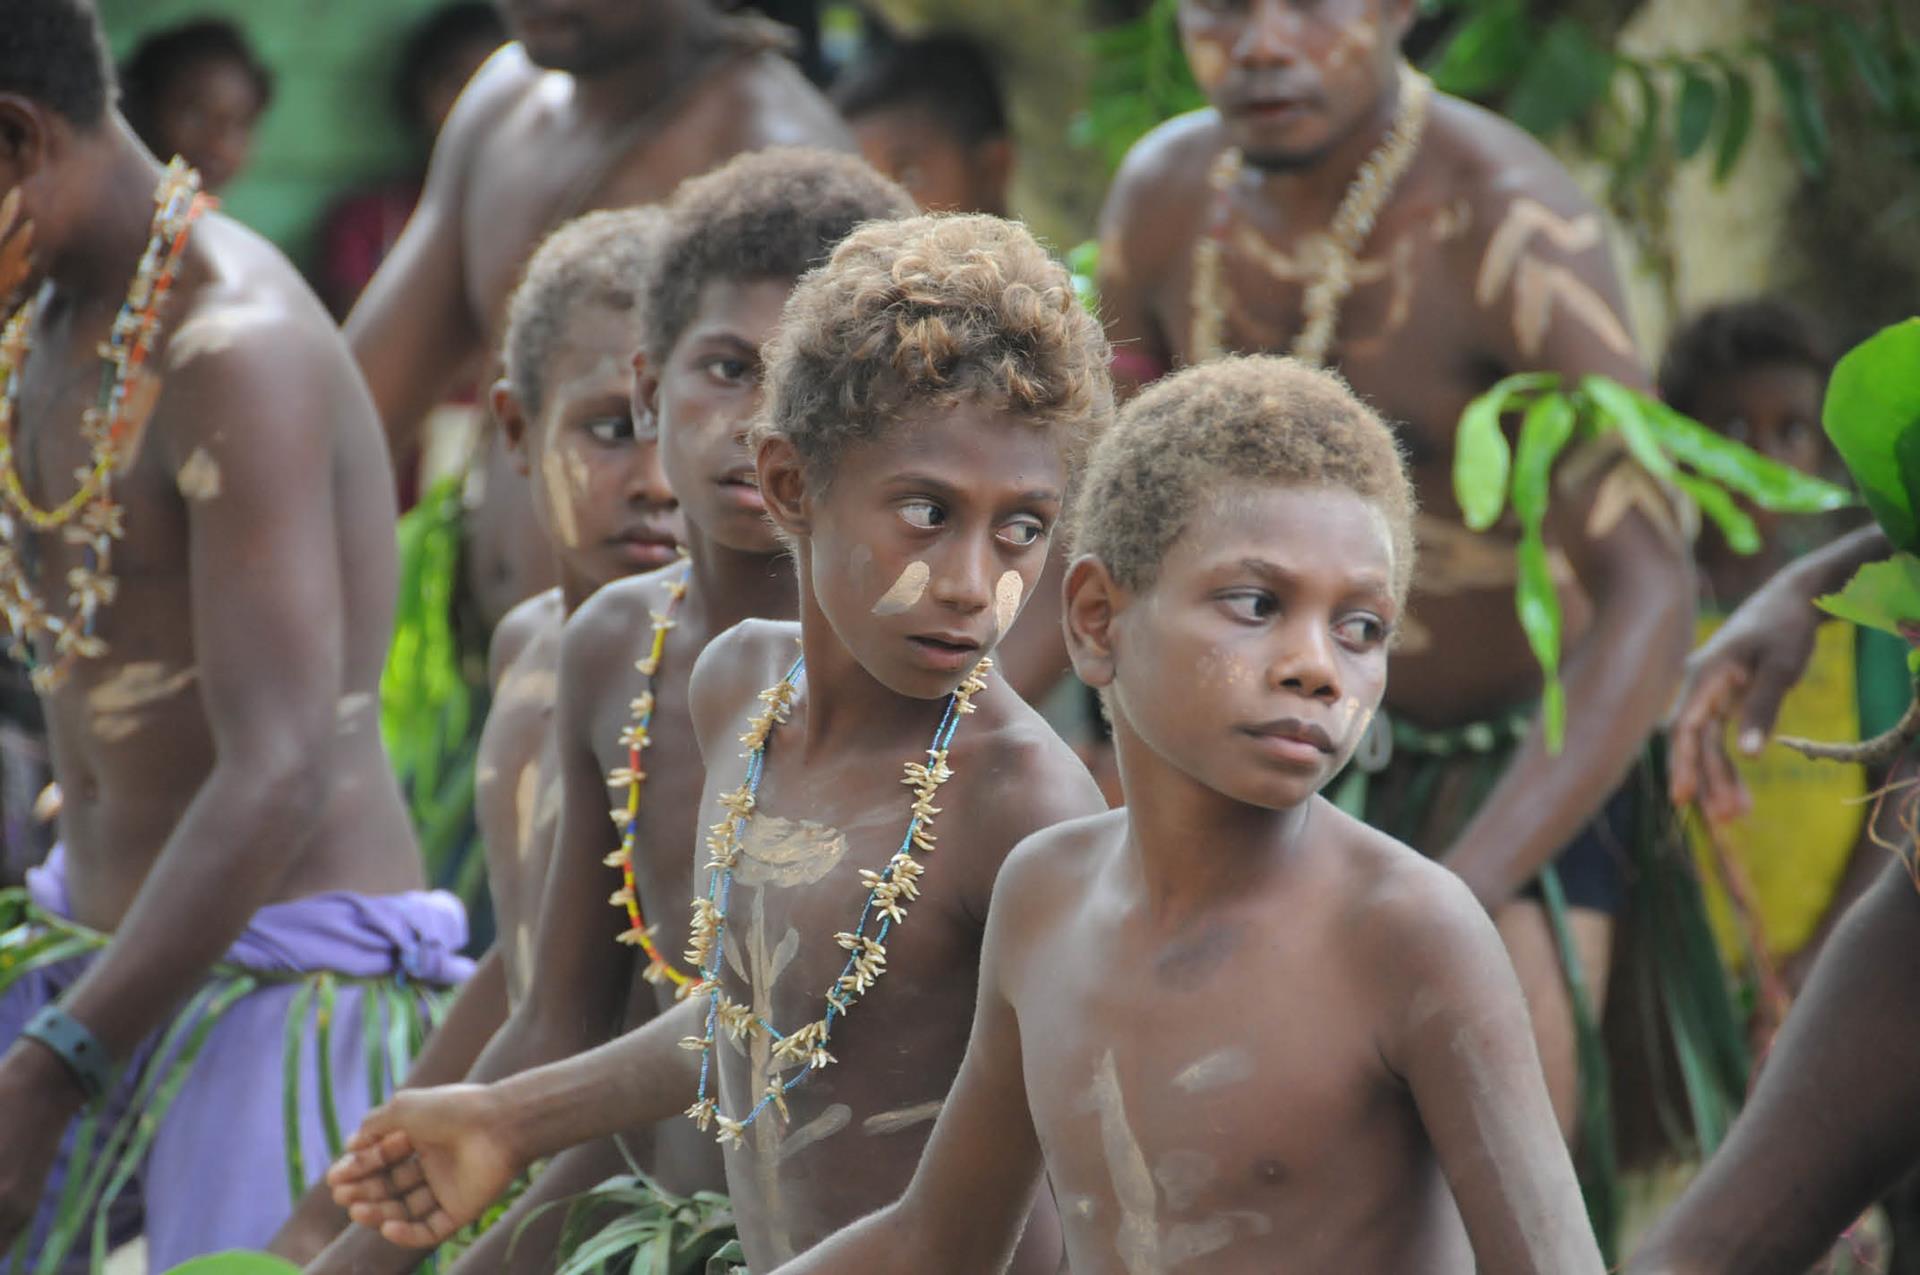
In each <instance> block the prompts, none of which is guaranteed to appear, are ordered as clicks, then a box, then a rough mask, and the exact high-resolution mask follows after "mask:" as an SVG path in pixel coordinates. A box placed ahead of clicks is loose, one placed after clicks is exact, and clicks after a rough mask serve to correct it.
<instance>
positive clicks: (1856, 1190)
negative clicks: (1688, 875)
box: [1628, 847, 1920, 1275]
mask: <svg viewBox="0 0 1920 1275" xmlns="http://www.w3.org/2000/svg"><path fill="white" fill-rule="evenodd" d="M1908 850H1909V852H1911V847H1908ZM1916 962H1920V895H1916V893H1915V890H1914V886H1913V881H1912V879H1911V878H1910V877H1909V876H1908V875H1907V871H1906V869H1905V867H1904V866H1902V865H1901V864H1898V863H1893V864H1889V865H1887V870H1886V871H1885V872H1884V873H1883V874H1882V875H1881V878H1880V881H1879V883H1878V884H1876V885H1875V886H1874V887H1873V889H1872V891H1870V892H1869V893H1868V894H1867V896H1866V897H1865V898H1863V899H1862V900H1861V901H1860V902H1859V904H1857V905H1856V906H1855V907H1854V908H1853V909H1852V910H1851V911H1850V912H1849V913H1848V914H1847V917H1846V919H1845V920H1844V921H1842V922H1841V924H1840V926H1839V928H1838V929H1837V930H1836V931H1835V933H1834V936H1833V939H1832V941H1831V942H1830V943H1828V945H1827V949H1826V951H1825V952H1823V953H1822V954H1821V956H1820V959H1819V960H1818V961H1817V962H1816V963H1815V964H1814V967H1813V974H1812V977H1811V978H1810V979H1809V981H1808V983H1807V988H1806V991H1805V992H1804V993H1803V994H1802V995H1801V997H1800V999H1799V1000H1798V1001H1797V1002H1796V1003H1795V1005H1794V1008H1793V1011H1792V1013H1790V1014H1789V1015H1788V1016H1787V1023H1786V1026H1785V1027H1784V1028H1783V1029H1782V1030H1781V1032H1780V1035H1779V1036H1778V1037H1777V1038H1776V1039H1775V1041H1774V1047H1773V1053H1772V1055H1771V1056H1770V1057H1769V1058H1768V1059H1767V1064H1766V1066H1765V1067H1764V1068H1763V1069H1762V1070H1761V1073H1760V1081H1759V1084H1758V1085H1757V1086H1756V1087H1755V1089H1754V1092H1753V1096H1752V1098H1751V1099H1750V1100H1749V1101H1748V1103H1747V1106H1746V1110H1744V1111H1742V1112H1741V1113H1740V1118H1739V1119H1738V1120H1737V1121H1735V1123H1734V1126H1733V1132H1732V1133H1731V1134H1730V1135H1728V1138H1727V1141H1726V1143H1725V1144H1724V1145H1723V1146H1721V1148H1720V1150H1719V1151H1718V1152H1717V1153H1716V1154H1715V1155H1714V1157H1713V1158H1712V1159H1711V1160H1709V1161H1708V1162H1707V1166H1706V1169H1705V1170H1704V1171H1703V1172H1702V1173H1701V1175H1700V1177H1698V1178H1697V1179H1695V1181H1694V1183H1693V1185H1692V1186H1691V1187H1689V1188H1688V1190H1687V1193H1686V1194H1685V1195H1683V1196H1682V1197H1681V1198H1680V1202H1679V1204H1677V1205H1675V1206H1674V1209H1673V1211H1672V1212H1671V1213H1669V1214H1668V1215H1667V1216H1666V1218H1664V1219H1663V1220H1662V1221H1661V1223H1660V1224H1659V1225H1658V1226H1657V1227H1656V1228H1654V1232H1653V1234H1652V1236H1651V1237H1650V1238H1649V1239H1648V1240H1647V1242H1646V1244H1645V1246H1644V1247H1643V1248H1642V1249H1641V1251H1640V1253H1639V1254H1638V1255H1637V1256H1636V1257H1635V1259H1634V1260H1633V1262H1632V1263H1630V1265H1629V1266H1628V1270H1629V1271H1631V1272H1634V1273H1635V1275H1736V1273H1737V1275H1788V1273H1789V1272H1797V1271H1804V1270H1806V1269H1807V1268H1808V1267H1809V1266H1810V1265H1811V1264H1812V1263H1814V1262H1815V1261H1816V1260H1818V1258H1819V1257H1820V1255H1821V1254H1822V1253H1824V1252H1825V1251H1826V1250H1827V1248H1828V1246H1830V1245H1831V1244H1832V1243H1833V1241H1834V1239H1835V1238H1836V1237H1837V1236H1838V1235H1839V1234H1840V1232H1841V1231H1842V1230H1843V1229H1845V1228H1846V1227H1847V1226H1848V1225H1849V1224H1850V1223H1851V1222H1852V1221H1853V1220H1854V1219H1855V1218H1856V1217H1858V1216H1859V1214H1860V1211H1861V1210H1862V1209H1864V1208H1866V1207H1867V1205H1869V1204H1870V1203H1872V1202H1873V1201H1874V1200H1876V1199H1878V1198H1879V1197H1880V1195H1881V1194H1882V1193H1883V1192H1884V1191H1885V1190H1886V1189H1887V1188H1888V1187H1890V1186H1892V1184H1893V1183H1894V1181H1895V1179H1897V1178H1898V1177H1899V1176H1900V1174H1901V1173H1903V1172H1904V1171H1905V1170H1906V1169H1907V1168H1908V1167H1909V1166H1910V1165H1911V1164H1912V1163H1913V1157H1914V1154H1915V1152H1916V1150H1920V1102H1917V1101H1916V1100H1915V1099H1916V1097H1920V1090H1917V1088H1916V1084H1915V1080H1914V1078H1915V1077H1916V1076H1920V998H1916V997H1915V996H1914V994H1913V979H1912V977H1911V971H1912V970H1913V968H1914V965H1915V963H1916Z"/></svg>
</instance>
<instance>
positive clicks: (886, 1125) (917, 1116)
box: [860, 1098, 946, 1138]
mask: <svg viewBox="0 0 1920 1275" xmlns="http://www.w3.org/2000/svg"><path fill="white" fill-rule="evenodd" d="M945 1105H946V1099H944V1098H935V1099H934V1100H933V1101H932V1102H923V1103H921V1104H920V1105H918V1106H916V1107H901V1108H900V1109H899V1110H897V1111H883V1112H881V1113H880V1114H879V1115H877V1116H868V1117H867V1118H866V1119H865V1120H862V1121H861V1122H860V1132H862V1133H864V1134H866V1135H867V1136H868V1137H869V1138H873V1137H879V1136H881V1135H884V1134H889V1133H899V1132H900V1131H901V1130H902V1129H911V1128H913V1126H915V1125H917V1124H925V1123H926V1122H927V1121H929V1120H937V1119H939V1117H940V1108H942V1107H944V1106H945Z"/></svg>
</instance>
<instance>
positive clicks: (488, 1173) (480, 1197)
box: [327, 1085, 524, 1248]
mask: <svg viewBox="0 0 1920 1275" xmlns="http://www.w3.org/2000/svg"><path fill="white" fill-rule="evenodd" d="M497 1114H498V1113H497V1112H495V1111H494V1110H493V1107H492V1104H491V1102H490V1091H489V1090H488V1089H487V1088H486V1087H485V1086H482V1085H446V1086H444V1087H441V1088H438V1089H411V1090H405V1091H403V1092H401V1093H398V1094H395V1095H394V1097H393V1100H392V1101H391V1102H389V1103H387V1104H386V1105H385V1106H384V1107H380V1108H378V1109H376V1110H375V1111H373V1112H371V1113H369V1114H368V1116H367V1118H366V1120H365V1121H363V1122H362V1123H361V1125H360V1129H359V1131H358V1132H357V1133H355V1134H354V1135H353V1137H351V1138H349V1139H348V1140H347V1153H346V1154H345V1155H343V1156H342V1157H340V1159H339V1161H338V1162H337V1163H335V1164H334V1166H333V1167H332V1168H331V1169H329V1170H327V1185H328V1186H329V1187H331V1188H332V1190H333V1199H334V1203H336V1204H338V1205H340V1206H341V1207H342V1208H345V1209H346V1210H347V1213H348V1216H350V1217H351V1218H352V1219H353V1220H354V1221H355V1222H356V1223H358V1224H359V1225H361V1226H364V1227H367V1228H368V1229H369V1230H376V1231H378V1232H379V1233H380V1235H381V1236H382V1237H383V1238H384V1239H385V1240H386V1241H387V1242H388V1243H390V1244H396V1245H398V1246H400V1247H401V1248H433V1247H434V1246H435V1245H437V1244H439V1243H440V1242H441V1241H443V1240H445V1239H446V1238H447V1237H448V1236H450V1235H452V1234H453V1233H454V1232H455V1231H457V1230H459V1229H460V1228H461V1227H463V1226H465V1225H467V1224H468V1223H469V1222H472V1221H473V1220H474V1219H476V1218H478V1217H479V1216H480V1214H481V1213H483V1212H484V1211H485V1210H486V1208H487V1206H488V1205H489V1204H492V1203H493V1202H494V1201H495V1200H496V1199H498V1198H499V1197H500V1196H501V1195H502V1194H504V1193H505V1191H506V1189H507V1187H508V1186H509V1185H511V1184H512V1182H513V1179H514V1175H515V1174H517V1173H518V1172H519V1171H520V1170H521V1169H522V1168H523V1167H524V1165H523V1164H521V1163H519V1162H518V1161H517V1160H516V1159H515V1156H514V1154H513V1152H512V1151H511V1150H510V1149H509V1148H508V1147H507V1146H506V1145H505V1143H504V1142H503V1141H502V1140H501V1139H500V1138H499V1137H498V1136H497V1135H496V1133H495V1130H497V1129H498V1128H499V1123H498V1120H497Z"/></svg>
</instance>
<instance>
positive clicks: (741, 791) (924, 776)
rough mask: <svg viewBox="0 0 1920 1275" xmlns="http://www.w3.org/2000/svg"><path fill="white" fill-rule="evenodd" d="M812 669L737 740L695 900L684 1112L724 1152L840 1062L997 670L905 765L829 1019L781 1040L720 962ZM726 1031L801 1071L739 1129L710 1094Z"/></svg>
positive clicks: (800, 667) (777, 1082)
mask: <svg viewBox="0 0 1920 1275" xmlns="http://www.w3.org/2000/svg"><path fill="white" fill-rule="evenodd" d="M805 666H806V660H805V658H804V657H803V658H801V659H798V660H795V661H794V663H793V667H792V668H789V669H788V670H787V674H786V676H785V677H783V678H781V679H780V681H779V683H778V684H776V685H775V686H773V687H771V688H770V689H768V690H764V691H762V692H760V699H761V700H762V701H763V702H765V704H766V708H765V709H763V710H762V711H761V712H760V713H759V715H758V716H756V717H754V718H752V719H751V720H750V721H749V722H748V724H747V733H746V734H744V735H742V736H741V737H740V742H741V743H743V744H745V745H746V746H747V753H746V758H747V773H746V776H745V778H744V779H742V780H741V782H740V786H739V787H738V788H736V789H734V790H733V791H732V792H730V793H726V794H724V795H723V796H722V797H721V798H720V805H721V806H722V807H723V808H725V810H726V812H727V817H726V818H724V819H722V820H721V821H720V822H719V823H716V824H714V825H713V827H712V829H711V831H710V835H709V836H708V838H707V847H708V849H709V850H711V851H712V852H713V861H712V862H711V863H709V864H708V865H707V893H706V896H705V897H704V898H695V899H694V901H693V927H692V938H691V940H690V942H689V946H688V948H687V959H688V960H689V961H692V962H694V963H695V964H696V965H698V966H699V967H700V982H698V983H696V984H695V985H694V987H693V991H692V994H694V995H700V994H704V995H705V996H706V997H707V1024H706V1030H705V1032H704V1033H703V1034H702V1035H699V1036H689V1037H687V1038H686V1039H684V1040H682V1041H681V1042H680V1044H681V1045H682V1047H684V1048H687V1049H696V1050H699V1051H700V1093H699V1097H698V1100H697V1101H695V1103H694V1104H693V1106H691V1107H689V1108H687V1115H688V1116H690V1117H692V1119H693V1122H694V1123H695V1124H696V1125H698V1126H699V1127H700V1128H701V1130H703V1131H704V1130H706V1129H707V1128H708V1127H709V1126H710V1125H712V1124H714V1123H716V1122H717V1123H718V1124H719V1126H720V1135H719V1140H720V1145H721V1146H728V1145H733V1146H739V1145H740V1144H741V1142H742V1140H743V1137H744V1135H745V1133H746V1129H747V1126H748V1125H750V1124H752V1123H753V1122H754V1121H755V1120H757V1119H759V1118H760V1114H761V1113H762V1112H763V1111H765V1110H766V1109H767V1108H768V1107H772V1108H774V1109H775V1110H776V1111H778V1112H779V1114H780V1116H781V1118H782V1119H784V1118H785V1117H786V1115H787V1103H786V1095H787V1092H788V1091H789V1090H791V1089H793V1088H794V1087H795V1086H796V1085H798V1084H800V1082H801V1081H803V1080H805V1079H806V1078H807V1077H808V1076H809V1075H811V1074H813V1073H814V1072H815V1071H819V1070H821V1069H822V1068H825V1067H829V1066H831V1065H832V1064H833V1062H834V1057H833V1055H832V1054H830V1053H828V1052H827V1042H828V1040H829V1039H830V1038H831V1037H832V1035H833V1023H834V1019H836V1018H840V1017H844V1016H845V1015H846V1014H847V1013H848V1012H849V1011H850V1010H852V1008H853V1007H854V1005H855V1004H857V1003H858V1002H859V1000H860V999H861V998H862V997H863V996H865V995H866V994H867V993H868V992H869V991H871V990H872V989H873V986H874V984H875V983H877V982H879V981H880V976H881V975H882V974H884V973H885V972H886V965H887V948H886V938H887V934H888V933H889V931H891V930H892V928H893V927H894V926H895V925H898V924H903V923H904V922H905V921H906V919H907V903H908V902H910V901H911V900H913V899H915V898H918V897H919V894H920V886H919V878H920V876H921V874H922V873H924V872H925V871H926V867H925V865H923V864H922V863H921V862H920V861H919V860H918V859H916V858H914V857H913V855H914V851H916V850H918V851H920V852H921V853H922V854H925V853H927V852H929V851H931V850H932V849H933V842H934V836H933V833H932V832H931V831H930V830H929V825H931V824H932V822H933V817H934V816H935V815H937V814H939V813H940V810H939V808H938V807H937V806H935V805H934V804H933V799H934V796H935V795H936V794H937V793H938V792H939V791H940V786H941V785H942V784H944V783H945V782H946V781H947V780H948V779H950V778H952V776H953V771H952V770H950V769H949V768H948V766H947V748H948V746H949V745H950V744H951V743H952V742H953V735H954V732H955V731H956V730H957V729H958V728H959V724H960V719H961V718H962V717H964V716H966V715H967V714H968V713H971V712H973V711H974V705H973V697H974V696H975V695H978V694H979V693H980V692H981V691H982V690H984V689H986V685H987V682H986V675H987V673H988V671H989V670H991V669H992V667H993V662H992V661H991V660H987V659H982V660H981V661H980V662H979V664H977V665H975V666H974V670H973V672H971V673H969V674H968V675H967V678H966V680H965V681H963V682H962V683H960V688H959V689H958V690H956V691H954V692H953V694H951V695H949V696H947V704H946V709H945V711H944V712H943V713H942V714H941V717H940V724H939V726H937V727H935V728H934V732H933V744H932V746H931V747H929V748H928V749H927V760H926V761H925V762H908V763H907V765H906V777H905V778H904V779H902V780H901V781H900V782H902V783H903V784H905V785H906V786H907V787H909V788H911V789H913V806H912V807H911V817H910V818H909V819H908V821H907V833H906V836H905V837H903V838H901V841H900V848H899V849H898V850H896V851H895V852H894V854H893V857H892V858H890V859H888V860H887V862H886V863H885V864H884V865H883V866H882V867H881V868H880V870H879V871H878V872H874V871H867V870H862V871H861V873H860V880H861V883H862V884H863V885H865V886H866V887H867V902H866V906H864V907H863V908H861V910H860V920H859V922H858V924H856V925H855V926H854V927H853V929H851V930H845V931H842V932H841V933H839V934H836V935H834V936H833V939H834V942H835V943H837V944H839V946H840V947H842V948H844V949H845V950H846V952H847V960H846V964H845V965H843V966H842V967H841V969H840V974H839V977H837V978H835V979H834V981H833V984H832V986H830V987H828V988H827V992H826V1004H827V1008H826V1013H825V1014H824V1015H822V1016H821V1017H819V1018H816V1019H815V1020H813V1021H812V1022H810V1023H808V1024H807V1025H806V1026H804V1027H801V1028H799V1029H798V1030H796V1031H793V1032H790V1033H782V1032H780V1031H778V1030H777V1029H775V1028H774V1026H773V1025H772V1024H771V1023H769V1022H767V1021H766V1020H765V1019H763V1018H761V1017H760V1016H759V1015H757V1014H755V1013H754V1012H753V1008H752V1006H750V1005H742V1004H739V1003H737V1002H736V1001H734V1000H733V999H732V998H730V997H729V996H727V994H726V993H725V992H723V991H721V990H720V954H721V949H722V948H723V947H724V945H725V943H726V934H727V905H728V900H729V897H730V896H731V894H732V890H733V868H734V865H735V863H737V862H738V861H739V856H740V846H741V837H742V834H743V833H744V832H745V831H746V827H747V823H748V821H749V820H750V819H752V817H753V812H754V801H755V798H756V797H757V796H758V794H759V792H760V780H761V777H762V776H763V775H764V774H765V773H766V766H767V739H768V736H770V735H771V734H772V733H773V728H774V726H775V725H776V724H777V723H780V722H784V721H786V720H787V714H788V713H789V712H790V711H791V709H792V707H793V697H794V694H795V686H794V679H796V678H797V677H799V676H800V675H801V674H802V672H803V671H804V669H805ZM870 925H871V926H873V927H874V929H873V933H871V934H869V933H868V932H867V930H868V927H869V926H870ZM722 1027H724V1028H725V1029H726V1030H727V1031H728V1032H729V1033H731V1034H732V1035H733V1037H734V1038H735V1039H736V1040H738V1039H740V1038H742V1037H751V1036H754V1035H764V1036H766V1037H767V1038H769V1039H770V1040H771V1041H772V1042H773V1059H774V1063H775V1065H778V1064H781V1063H784V1064H788V1065H790V1066H795V1067H799V1069H800V1070H799V1071H798V1072H797V1073H796V1074H794V1075H793V1076H792V1077H790V1078H788V1079H785V1080H782V1079H781V1077H779V1076H778V1075H773V1076H770V1077H769V1078H768V1081H767V1087H766V1089H765V1090H764V1091H763V1092H762V1093H761V1095H760V1098H759V1101H758V1102H756V1103H755V1104H754V1106H753V1108H752V1110H750V1111H748V1112H747V1114H746V1116H745V1117H744V1118H743V1119H740V1120H732V1119H729V1118H728V1117H726V1116H724V1115H721V1114H720V1106H719V1102H718V1100H717V1099H716V1098H715V1097H713V1096H711V1094H710V1086H711V1085H712V1084H713V1076H712V1072H713V1042H714V1037H715V1033H716V1031H717V1030H718V1029H719V1028H722Z"/></svg>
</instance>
